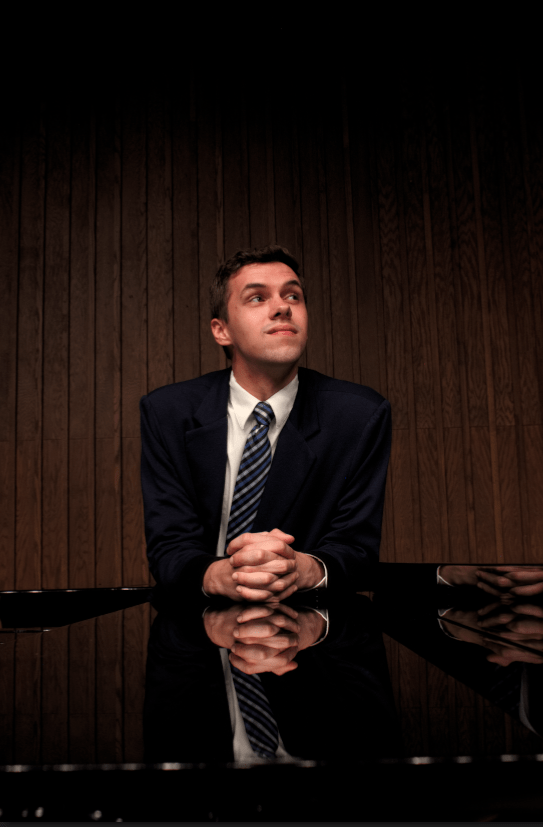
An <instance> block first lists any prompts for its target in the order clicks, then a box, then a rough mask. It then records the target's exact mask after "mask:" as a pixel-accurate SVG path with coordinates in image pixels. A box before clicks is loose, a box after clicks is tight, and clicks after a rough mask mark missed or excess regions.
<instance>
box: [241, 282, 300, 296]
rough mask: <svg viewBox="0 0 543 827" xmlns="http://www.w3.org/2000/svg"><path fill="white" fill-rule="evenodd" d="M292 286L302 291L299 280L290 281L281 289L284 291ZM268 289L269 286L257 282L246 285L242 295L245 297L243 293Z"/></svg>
mask: <svg viewBox="0 0 543 827" xmlns="http://www.w3.org/2000/svg"><path fill="white" fill-rule="evenodd" d="M290 285H293V286H296V287H299V288H300V290H301V289H302V285H301V284H300V282H299V281H298V280H297V279H290V281H286V282H285V283H284V284H283V285H282V286H281V289H282V290H283V289H284V288H285V287H289V286H290ZM268 287H269V285H268V284H260V282H257V281H255V282H252V283H251V284H246V285H245V287H244V288H243V290H242V291H241V295H243V293H245V291H246V290H254V289H255V288H258V289H259V290H266V289H267V288H268Z"/></svg>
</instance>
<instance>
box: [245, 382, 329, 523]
mask: <svg viewBox="0 0 543 827" xmlns="http://www.w3.org/2000/svg"><path fill="white" fill-rule="evenodd" d="M298 378H299V382H300V384H299V387H298V393H297V394H296V400H295V402H294V406H293V408H292V411H291V412H290V416H289V418H288V420H287V422H286V424H285V427H284V428H283V430H282V431H281V434H280V436H279V439H278V441H277V447H276V449H275V455H274V458H273V462H272V465H271V468H270V473H269V476H268V479H267V482H266V487H265V489H264V493H263V495H262V500H261V501H260V506H259V509H258V513H257V515H256V519H255V522H254V524H253V528H252V531H254V532H256V531H271V530H272V528H282V525H283V524H284V521H285V519H286V517H287V516H288V514H289V512H290V510H291V508H292V506H293V504H294V503H295V502H296V499H297V497H298V495H299V493H300V490H301V488H302V486H303V484H304V482H305V480H306V479H307V476H308V474H309V472H310V470H311V468H312V466H313V463H314V462H315V460H316V457H315V454H314V453H313V451H312V450H311V448H310V447H309V445H308V443H307V441H306V440H308V439H309V437H311V436H312V435H313V434H314V433H316V432H317V431H318V430H319V418H318V409H317V400H316V394H315V392H314V390H313V388H312V386H311V382H310V375H308V374H306V372H305V371H304V370H303V368H300V369H299V371H298Z"/></svg>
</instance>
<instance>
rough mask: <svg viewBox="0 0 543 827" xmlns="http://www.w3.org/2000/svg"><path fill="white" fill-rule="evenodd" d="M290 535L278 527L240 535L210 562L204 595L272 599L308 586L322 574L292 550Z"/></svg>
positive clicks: (315, 564)
mask: <svg viewBox="0 0 543 827" xmlns="http://www.w3.org/2000/svg"><path fill="white" fill-rule="evenodd" d="M293 542H294V537H293V536H292V534H285V533H284V532H283V531H280V530H279V529H278V528H274V529H273V531H262V532H260V533H258V534H251V533H249V532H247V533H246V534H240V536H239V537H235V538H234V539H233V540H232V542H231V543H230V544H229V546H228V548H227V550H226V553H227V555H228V556H227V557H222V558H219V559H218V560H216V561H215V562H214V563H212V564H211V565H210V566H209V567H208V569H207V571H206V573H205V575H204V581H203V587H204V591H205V592H206V594H208V595H218V594H220V595H223V596H225V597H229V598H230V599H231V600H237V601H241V600H249V601H259V602H276V601H279V600H285V598H287V597H288V596H289V595H291V594H292V593H293V592H295V591H296V590H297V589H310V588H313V587H314V586H316V585H317V583H319V582H320V581H321V580H322V578H323V577H324V570H323V567H322V565H321V563H319V562H318V561H317V560H315V558H314V557H310V556H309V555H308V554H303V553H302V552H299V551H295V550H294V549H293V548H292V547H291V545H290V544H291V543H293Z"/></svg>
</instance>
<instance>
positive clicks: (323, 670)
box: [144, 595, 399, 763]
mask: <svg viewBox="0 0 543 827" xmlns="http://www.w3.org/2000/svg"><path fill="white" fill-rule="evenodd" d="M178 602H179V601H176V599H175V598H174V597H172V598H171V600H170V601H169V605H168V602H166V603H161V602H159V601H156V600H154V601H153V603H154V605H155V606H156V607H157V608H158V609H159V614H158V616H157V618H156V619H155V622H154V624H153V628H152V630H151V636H150V640H149V652H148V660H147V675H146V690H145V706H144V739H145V760H146V761H147V762H149V763H162V762H166V761H180V762H188V763H193V762H219V763H224V762H228V761H232V760H233V749H232V729H231V723H230V713H229V709H228V701H227V697H226V689H225V683H224V675H223V671H222V665H221V660H220V655H219V651H220V650H219V649H218V648H217V647H216V646H215V645H214V644H213V643H211V641H210V640H209V639H208V638H207V636H206V635H205V632H204V627H203V622H202V605H203V604H202V603H201V602H200V603H198V604H194V605H192V606H191V605H189V604H185V605H184V606H183V607H182V608H179V607H177V606H176V605H175V604H176V603H178ZM172 605H173V608H172ZM161 609H162V610H161ZM296 661H297V662H298V664H299V666H298V668H297V669H295V670H294V671H293V672H288V673H287V674H285V675H281V676H278V675H274V674H272V673H264V674H262V675H261V676H260V678H261V681H262V684H263V686H264V688H265V690H266V695H267V697H268V699H269V702H270V705H271V708H272V710H273V713H274V716H275V719H276V721H277V725H278V727H279V732H280V734H281V737H282V739H283V742H284V744H285V748H286V750H287V752H288V753H289V754H290V755H291V756H293V757H299V758H304V759H310V760H334V759H336V760H342V761H345V762H348V761H353V760H355V761H356V760H361V759H363V758H368V757H371V758H376V757H384V756H387V757H392V756H396V755H398V752H399V733H398V724H397V718H396V714H395V709H394V699H393V695H392V688H391V685H390V680H389V677H388V669H387V663H386V654H385V650H384V646H383V642H382V638H381V634H380V632H379V629H378V628H377V627H376V626H375V623H374V621H373V612H372V607H371V604H370V602H369V601H368V599H367V598H366V597H362V596H359V595H352V596H350V597H348V598H347V599H342V600H341V601H340V600H338V603H337V605H335V606H331V607H330V633H329V635H328V637H327V638H326V640H325V641H324V642H323V643H321V644H319V645H318V646H313V647H310V648H309V649H306V650H304V651H303V652H300V653H299V654H298V655H297V657H296Z"/></svg>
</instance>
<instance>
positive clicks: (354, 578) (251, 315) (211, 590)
mask: <svg viewBox="0 0 543 827" xmlns="http://www.w3.org/2000/svg"><path fill="white" fill-rule="evenodd" d="M212 317H213V320H212V323H211V326H212V332H213V336H214V337H215V340H216V342H217V343H218V344H219V345H221V346H222V347H224V348H225V349H226V350H227V351H228V353H229V356H230V357H231V359H232V370H224V371H217V372H215V373H210V374H207V375H205V376H202V377H200V378H198V379H194V380H190V381H188V382H182V383H178V384H176V385H169V386H167V387H164V388H160V389H158V390H156V391H153V392H152V393H151V394H149V396H147V397H145V398H144V399H142V403H141V411H142V487H143V496H144V505H145V526H146V536H147V548H148V556H149V562H150V568H151V571H152V573H153V575H154V577H155V579H156V580H157V582H159V583H161V584H164V585H166V586H173V587H176V589H178V590H179V589H185V588H186V589H188V590H189V591H194V588H195V587H197V588H198V589H199V588H201V587H203V589H204V591H205V593H206V594H208V595H216V594H219V595H225V596H228V597H230V598H232V599H234V600H249V601H270V600H275V601H276V600H281V599H284V598H285V597H287V596H288V595H290V594H291V593H292V592H294V591H295V590H297V589H308V588H314V587H324V586H327V585H329V586H335V585H343V586H346V585H350V586H351V587H353V586H356V585H359V584H363V583H364V576H365V574H367V573H369V571H370V569H371V568H372V565H373V563H375V562H376V561H377V558H378V550H379V541H380V531H381V519H382V508H383V498H384V486H385V478H386V469H387V464H388V457H389V451H390V407H389V404H388V402H387V401H386V400H384V399H383V398H382V397H381V396H380V395H379V394H377V393H376V392H375V391H372V390H370V389H369V388H365V387H362V386H360V385H355V384H352V383H349V382H343V381H338V380H334V379H331V378H329V377H326V376H323V375H321V374H319V373H316V372H315V371H311V370H305V369H303V368H300V369H298V361H299V359H300V356H301V355H302V353H303V351H304V349H305V345H306V341H307V328H308V323H307V311H306V303H305V286H304V281H303V278H302V276H301V274H300V273H299V266H298V263H297V262H296V261H295V259H293V258H292V256H290V254H289V253H288V252H287V251H285V250H284V249H282V248H280V247H271V248H265V249H263V250H259V251H252V252H240V253H237V254H236V255H235V256H233V258H231V259H230V260H229V261H227V262H226V264H224V265H223V266H222V267H221V268H220V269H219V272H218V274H217V276H216V278H215V282H214V284H213V286H212ZM259 403H264V405H263V407H262V406H259V407H258V408H257V405H258V404H259ZM259 429H260V430H259ZM254 433H257V434H260V436H259V437H258V438H259V439H261V443H262V445H263V446H264V448H265V451H267V456H268V458H269V459H268V465H267V466H266V468H264V470H262V471H261V470H260V469H259V470H258V472H255V475H256V476H255V480H256V482H254V483H253V481H252V479H251V483H250V486H252V485H253V484H254V486H255V488H254V489H252V488H251V487H250V486H248V489H249V490H248V494H247V496H246V497H245V499H246V500H247V501H248V502H249V503H251V502H253V501H254V509H255V512H254V513H253V514H251V515H249V517H248V519H247V521H246V523H245V524H242V525H241V528H240V529H239V530H236V523H235V519H234V518H235V515H236V513H237V512H238V511H239V510H243V508H245V507H246V504H244V503H243V502H242V505H241V506H238V499H237V498H238V494H239V491H240V487H239V485H240V478H241V474H242V471H241V470H240V466H241V468H244V467H245V465H246V464H247V463H250V462H251V461H252V459H251V456H250V454H251V451H250V450H248V445H249V440H250V439H252V438H253V437H252V434H254ZM263 450H264V449H263ZM247 457H249V459H247ZM271 459H273V462H271ZM270 462H271V465H270V464H269V463H270ZM238 471H239V475H238ZM243 473H245V472H243ZM242 493H243V491H242ZM247 507H248V506H247ZM294 545H295V546H296V550H295V549H294V547H293V546H294ZM225 552H226V554H225ZM226 555H228V556H226ZM217 557H218V558H219V559H217Z"/></svg>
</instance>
